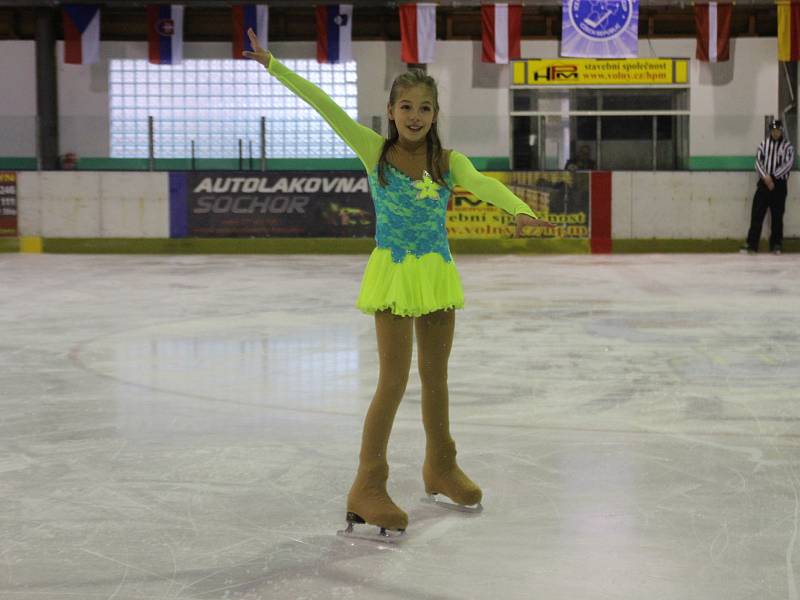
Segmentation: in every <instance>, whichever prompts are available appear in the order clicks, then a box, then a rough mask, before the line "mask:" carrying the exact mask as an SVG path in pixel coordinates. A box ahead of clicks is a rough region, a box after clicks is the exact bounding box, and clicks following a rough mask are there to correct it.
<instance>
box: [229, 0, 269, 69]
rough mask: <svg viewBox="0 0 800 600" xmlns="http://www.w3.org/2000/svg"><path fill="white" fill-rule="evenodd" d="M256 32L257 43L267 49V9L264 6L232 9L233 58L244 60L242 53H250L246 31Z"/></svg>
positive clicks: (245, 5) (251, 5)
mask: <svg viewBox="0 0 800 600" xmlns="http://www.w3.org/2000/svg"><path fill="white" fill-rule="evenodd" d="M250 28H252V29H253V31H255V32H256V37H257V38H258V43H259V44H261V47H262V48H266V47H267V30H268V29H269V7H268V6H265V5H256V4H243V5H240V6H234V7H233V58H244V56H242V52H244V51H245V50H247V51H248V52H252V51H253V48H252V47H251V46H250V38H249V37H248V36H247V30H248V29H250Z"/></svg>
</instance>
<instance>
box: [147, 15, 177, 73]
mask: <svg viewBox="0 0 800 600" xmlns="http://www.w3.org/2000/svg"><path fill="white" fill-rule="evenodd" d="M147 46H148V55H149V59H150V62H151V63H153V64H155V65H176V64H178V63H179V62H181V61H182V60H183V6H178V5H175V4H155V5H153V4H151V5H149V6H148V7H147Z"/></svg>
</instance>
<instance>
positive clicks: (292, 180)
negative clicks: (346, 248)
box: [170, 171, 375, 237]
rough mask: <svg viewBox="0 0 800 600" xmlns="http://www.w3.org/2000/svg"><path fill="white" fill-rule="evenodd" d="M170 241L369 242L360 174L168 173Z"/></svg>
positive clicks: (371, 218) (371, 219)
mask: <svg viewBox="0 0 800 600" xmlns="http://www.w3.org/2000/svg"><path fill="white" fill-rule="evenodd" d="M170 205H171V223H170V229H171V235H172V237H371V236H372V235H374V231H375V211H374V209H373V206H372V197H371V196H370V193H369V184H368V181H367V176H366V174H365V173H364V172H363V171H276V172H272V171H270V172H267V173H258V174H253V173H252V172H247V173H230V172H224V173H220V172H202V171H197V172H187V173H171V174H170Z"/></svg>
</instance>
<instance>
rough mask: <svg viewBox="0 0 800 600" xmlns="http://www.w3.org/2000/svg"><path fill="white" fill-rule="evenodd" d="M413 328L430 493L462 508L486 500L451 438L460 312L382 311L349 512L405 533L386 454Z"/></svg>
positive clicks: (407, 365) (404, 381)
mask: <svg viewBox="0 0 800 600" xmlns="http://www.w3.org/2000/svg"><path fill="white" fill-rule="evenodd" d="M412 330H416V336H417V357H418V367H419V375H420V380H421V382H422V421H423V424H424V426H425V436H426V446H425V465H424V466H423V480H424V482H425V490H426V492H428V493H440V494H444V495H446V496H448V497H449V498H450V499H452V500H453V501H454V502H457V503H458V504H465V505H472V504H476V503H478V502H480V500H481V490H480V488H479V487H478V486H477V485H475V484H474V483H473V482H472V481H471V480H470V479H469V478H468V477H467V476H466V475H464V473H463V472H462V471H461V469H459V468H458V465H457V464H456V460H455V457H456V449H455V443H454V442H453V440H452V438H451V437H450V419H449V410H448V404H449V400H448V392H447V362H448V359H449V357H450V349H451V348H452V346H453V332H454V330H455V311H453V310H442V311H437V312H434V313H430V314H427V315H423V316H421V317H416V318H412V317H398V316H396V315H393V314H391V313H390V312H389V311H383V312H378V313H375V331H376V333H377V338H378V355H379V364H380V375H379V377H378V387H377V389H376V391H375V396H374V397H373V399H372V403H371V404H370V406H369V410H368V411H367V416H366V418H365V419H364V431H363V434H362V438H361V452H360V455H359V467H358V473H357V475H356V479H355V481H354V482H353V486H352V488H351V489H350V493H349V494H348V497H347V510H348V511H349V512H353V513H355V514H357V515H358V516H360V517H361V518H362V519H364V520H365V521H367V522H368V523H372V524H375V525H379V526H381V527H385V528H387V529H405V528H406V526H407V524H408V516H407V515H406V513H405V512H403V511H402V510H401V509H400V508H398V507H397V505H396V504H394V502H392V500H391V498H389V495H388V494H387V492H386V481H387V479H388V476H389V465H388V463H387V461H386V451H387V447H388V444H389V435H390V434H391V431H392V424H393V423H394V418H395V415H396V413H397V408H398V407H399V406H400V401H401V400H402V398H403V394H404V393H405V390H406V385H407V383H408V374H409V370H410V368H411V350H412V343H413V331H412Z"/></svg>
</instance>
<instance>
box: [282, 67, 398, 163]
mask: <svg viewBox="0 0 800 600" xmlns="http://www.w3.org/2000/svg"><path fill="white" fill-rule="evenodd" d="M267 71H269V73H270V74H271V75H273V76H274V77H275V78H276V79H277V80H278V81H280V82H281V83H282V84H283V85H285V86H286V87H287V88H289V89H290V90H291V91H292V92H294V93H295V94H297V96H299V97H300V98H302V99H303V100H305V101H306V102H307V103H308V104H309V105H310V106H311V107H312V108H313V109H314V110H316V111H317V112H318V113H319V114H320V116H322V118H323V119H325V121H327V123H328V125H330V126H331V127H332V128H333V130H334V131H335V132H336V135H338V136H339V137H340V138H342V140H344V143H345V144H347V145H348V146H350V148H352V150H353V152H355V153H356V155H357V156H358V158H359V159H361V162H362V163H364V167H365V168H366V169H367V171H368V172H369V171H371V170H372V169H373V168H374V167H375V165H376V164H378V158H379V157H380V152H381V149H382V148H383V142H384V139H383V137H382V136H381V135H380V134H378V133H375V132H374V131H372V130H371V129H370V128H369V127H365V126H364V125H361V124H360V123H358V122H357V121H355V120H354V119H353V118H351V117H350V115H348V114H347V113H346V112H345V111H344V109H342V107H341V106H339V105H338V104H336V102H334V100H333V98H331V97H330V96H328V94H326V93H325V92H323V91H322V90H321V89H320V88H318V87H317V86H316V85H314V84H313V83H311V82H310V81H308V80H306V79H303V78H302V77H300V76H299V75H298V74H297V73H295V72H294V71H292V70H291V69H289V68H288V67H286V66H285V65H284V64H282V63H281V62H280V61H278V60H276V59H275V57H274V56H273V57H271V58H270V61H269V67H268V68H267Z"/></svg>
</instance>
